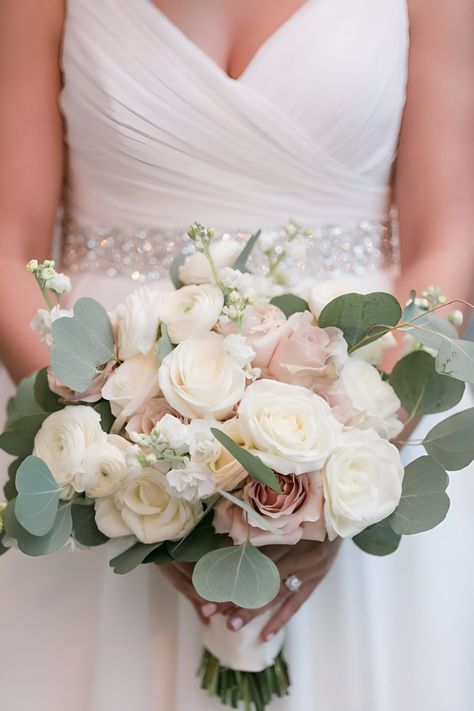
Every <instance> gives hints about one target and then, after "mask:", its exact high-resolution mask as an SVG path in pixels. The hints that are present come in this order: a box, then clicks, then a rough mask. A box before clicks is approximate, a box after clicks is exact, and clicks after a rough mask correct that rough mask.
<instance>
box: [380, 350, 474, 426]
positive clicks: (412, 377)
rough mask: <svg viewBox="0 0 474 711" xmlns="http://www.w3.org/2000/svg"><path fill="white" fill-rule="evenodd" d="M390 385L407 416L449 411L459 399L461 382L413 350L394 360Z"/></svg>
mask: <svg viewBox="0 0 474 711" xmlns="http://www.w3.org/2000/svg"><path fill="white" fill-rule="evenodd" d="M390 385H391V386H392V387H393V389H394V390H395V392H396V394H397V395H398V397H399V398H400V401H401V403H402V405H403V407H404V408H405V410H406V411H407V413H408V415H409V416H410V417H420V416H421V415H428V414H431V413H436V412H443V411H444V410H449V409H450V408H451V407H454V405H457V403H458V402H459V401H460V400H461V398H462V396H463V393H464V383H462V382H461V381H460V380H454V379H453V378H449V377H447V376H446V375H440V374H439V373H437V372H436V368H435V359H434V358H433V356H432V355H430V354H429V353H427V352H426V351H414V352H413V353H409V354H408V355H406V356H405V357H404V358H402V359H401V360H399V361H398V363H397V364H396V366H395V367H394V369H393V371H392V373H391V374H390Z"/></svg>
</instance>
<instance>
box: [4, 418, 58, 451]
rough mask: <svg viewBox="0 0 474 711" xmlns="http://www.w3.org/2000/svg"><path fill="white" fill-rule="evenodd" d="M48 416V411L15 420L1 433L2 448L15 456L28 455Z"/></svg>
mask: <svg viewBox="0 0 474 711" xmlns="http://www.w3.org/2000/svg"><path fill="white" fill-rule="evenodd" d="M47 417H48V413H47V412H40V413H37V414H35V415H26V416H25V417H22V418H20V419H17V420H15V421H14V422H12V423H11V424H10V425H9V427H8V428H7V429H6V430H5V432H3V433H2V434H1V435H0V448H1V449H3V450H4V451H5V452H7V453H8V454H13V455H14V456H15V457H27V456H28V455H29V454H31V452H32V451H33V443H34V439H35V437H36V434H37V432H38V430H39V429H40V427H41V425H42V424H43V422H44V421H45V419H46V418H47Z"/></svg>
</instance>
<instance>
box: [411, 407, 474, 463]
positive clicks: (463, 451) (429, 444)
mask: <svg viewBox="0 0 474 711" xmlns="http://www.w3.org/2000/svg"><path fill="white" fill-rule="evenodd" d="M423 446H424V448H425V449H426V451H427V452H428V454H430V455H431V456H432V457H435V459H437V460H438V461H439V462H441V464H442V465H443V467H444V468H445V469H447V470H448V471H458V470H459V469H464V467H467V466H468V465H469V464H470V463H471V462H472V461H473V460H474V407H471V408H469V409H468V410H462V412H457V413H456V414H455V415H451V417H448V418H446V419H445V420H443V421H442V422H439V423H438V424H437V425H435V426H434V427H433V428H432V429H431V430H430V431H429V432H428V434H427V435H426V437H425V439H424V440H423Z"/></svg>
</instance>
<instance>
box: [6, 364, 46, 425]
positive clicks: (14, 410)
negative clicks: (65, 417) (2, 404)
mask: <svg viewBox="0 0 474 711" xmlns="http://www.w3.org/2000/svg"><path fill="white" fill-rule="evenodd" d="M36 375H37V374H36V373H32V374H31V375H28V377H26V378H24V379H23V380H22V381H21V382H20V384H19V385H18V388H17V390H16V393H15V395H14V396H13V397H11V398H10V400H9V401H8V405H7V421H6V425H5V427H6V429H9V428H10V427H11V426H12V424H13V423H14V422H15V421H16V420H20V419H23V418H24V417H26V416H27V415H36V414H38V413H39V412H41V411H42V408H41V407H40V406H39V405H38V403H37V402H36V398H35V380H36Z"/></svg>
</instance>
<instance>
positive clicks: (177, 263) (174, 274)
mask: <svg viewBox="0 0 474 711" xmlns="http://www.w3.org/2000/svg"><path fill="white" fill-rule="evenodd" d="M186 259H187V255H186V254H178V256H177V257H175V258H174V259H173V262H172V264H171V267H170V272H169V274H170V279H171V281H172V282H173V285H174V287H175V289H181V287H182V286H184V284H183V282H182V281H181V279H180V276H179V269H180V267H182V266H183V264H184V263H185V261H186Z"/></svg>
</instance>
